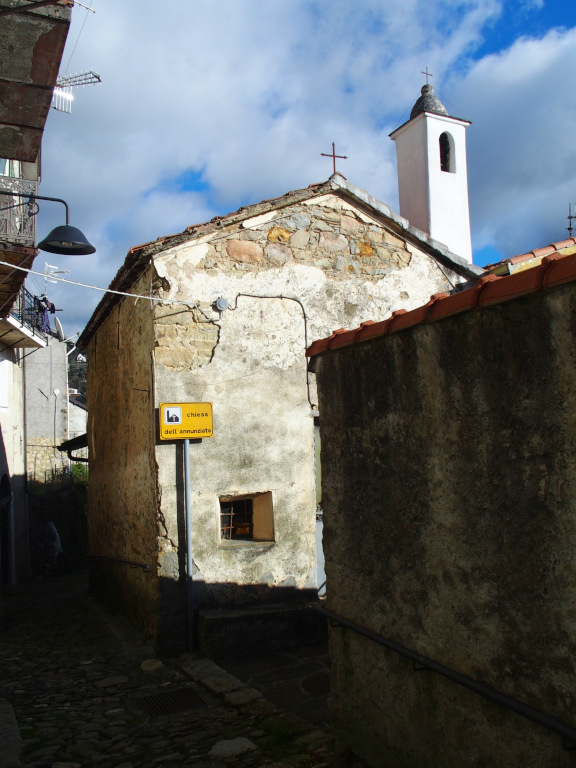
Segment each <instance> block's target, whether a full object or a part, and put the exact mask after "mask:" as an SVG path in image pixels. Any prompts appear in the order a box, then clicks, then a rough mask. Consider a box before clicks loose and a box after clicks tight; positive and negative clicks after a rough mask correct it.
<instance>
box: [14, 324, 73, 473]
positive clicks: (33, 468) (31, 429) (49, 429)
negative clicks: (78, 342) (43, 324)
mask: <svg viewBox="0 0 576 768" xmlns="http://www.w3.org/2000/svg"><path fill="white" fill-rule="evenodd" d="M47 339H48V341H47V344H46V347H44V348H43V349H39V350H38V351H37V352H34V353H33V354H29V355H27V356H26V358H25V359H24V376H25V387H26V389H25V391H26V458H27V475H28V478H29V479H31V480H37V481H39V482H44V481H45V480H50V479H52V478H53V477H54V476H55V475H57V474H59V473H61V472H62V471H64V470H67V469H68V468H69V466H70V460H69V458H68V456H67V454H66V453H65V452H61V451H60V450H58V446H59V445H60V444H62V443H64V442H65V441H66V440H69V439H73V438H75V437H77V436H78V435H80V434H85V433H86V422H87V413H86V408H84V407H82V406H77V405H76V404H75V403H74V399H73V397H70V388H69V386H68V364H69V354H70V347H69V345H68V344H67V342H66V341H61V340H60V339H58V338H56V337H55V336H54V335H48V336H47ZM72 354H74V353H73V352H72Z"/></svg>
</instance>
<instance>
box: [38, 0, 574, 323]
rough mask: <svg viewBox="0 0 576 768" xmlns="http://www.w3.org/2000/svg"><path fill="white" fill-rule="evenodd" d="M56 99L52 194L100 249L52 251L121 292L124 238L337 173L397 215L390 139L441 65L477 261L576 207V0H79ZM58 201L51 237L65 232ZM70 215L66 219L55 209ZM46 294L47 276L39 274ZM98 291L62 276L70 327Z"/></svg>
mask: <svg viewBox="0 0 576 768" xmlns="http://www.w3.org/2000/svg"><path fill="white" fill-rule="evenodd" d="M83 2H84V4H85V5H90V6H91V7H92V8H93V9H94V10H95V13H91V12H89V11H87V10H85V9H84V8H82V7H81V6H78V5H77V6H76V7H75V8H74V10H73V21H72V25H71V29H70V33H69V36H68V43H67V47H66V51H65V54H64V57H63V59H62V67H61V70H60V74H61V75H72V74H76V73H78V72H83V71H85V70H90V69H92V70H94V71H96V72H97V73H98V74H99V75H100V76H101V78H102V84H101V85H97V86H94V87H90V88H83V89H76V90H75V94H74V95H75V100H74V102H73V107H72V113H71V114H70V115H67V114H63V113H59V112H56V111H55V110H50V115H49V118H48V122H47V127H46V131H45V135H44V143H43V160H42V185H41V188H40V194H43V195H48V196H54V197H60V198H64V199H65V200H67V201H68V203H69V205H70V209H71V223H72V224H75V225H76V226H78V227H80V228H81V229H82V230H83V231H84V232H85V234H86V235H87V236H88V238H89V240H90V241H91V242H92V243H93V244H94V245H95V246H96V247H97V253H96V254H95V256H93V257H76V258H73V257H70V258H65V257H59V256H53V255H48V254H42V253H41V255H40V257H39V258H38V259H37V260H36V263H35V268H36V269H38V270H39V271H42V269H43V268H44V261H45V260H46V259H45V256H47V257H48V259H47V260H48V261H49V263H51V264H52V265H55V266H58V267H59V268H60V269H66V270H69V274H68V275H66V277H67V278H69V279H72V280H75V281H79V282H83V283H89V284H92V285H98V286H102V287H105V286H107V285H108V284H109V282H110V280H111V278H112V277H113V276H114V274H115V273H116V271H117V270H118V268H119V267H120V265H121V263H122V261H123V260H124V257H125V256H126V253H127V251H128V249H129V248H130V247H131V246H133V245H137V244H139V243H144V242H147V241H149V240H153V239H156V238H157V237H159V236H162V235H167V234H172V233H175V232H179V231H181V230H183V229H184V228H185V227H187V226H189V225H191V224H196V223H199V222H203V221H206V220H208V219H211V218H212V217H213V216H215V215H217V214H223V213H227V212H229V211H232V210H236V209H237V208H238V207H240V206H242V205H246V204H250V203H254V202H258V201H260V200H262V199H265V198H269V197H275V196H278V195H282V194H284V193H285V192H287V191H289V190H291V189H298V188H301V187H305V186H307V185H308V184H311V183H315V182H320V181H324V180H326V179H327V178H328V177H329V176H330V174H331V172H332V165H331V160H329V159H326V158H323V157H321V153H322V152H330V151H331V145H332V142H333V141H334V142H335V143H336V150H337V152H338V154H343V155H347V156H348V160H345V161H340V165H339V170H340V171H341V172H342V173H343V174H344V175H345V176H346V177H347V178H348V180H349V181H350V182H351V183H353V184H355V185H357V186H359V187H363V188H364V189H367V190H368V191H369V192H371V193H372V194H373V195H375V196H376V197H378V198H380V199H381V200H383V201H384V202H386V203H388V204H389V205H390V206H391V207H392V209H393V210H398V199H397V194H398V193H397V180H396V165H395V150H394V144H393V142H392V141H391V140H390V139H389V136H388V135H389V133H390V132H391V131H393V130H394V129H395V128H396V127H398V126H399V125H401V124H402V123H403V122H405V121H406V120H407V119H408V117H409V114H410V109H411V108H412V105H413V103H414V101H415V100H416V98H417V97H418V96H419V94H420V88H421V86H422V85H423V83H424V82H425V78H424V76H423V75H422V74H421V71H422V70H424V69H425V68H426V67H428V70H429V71H430V72H432V73H433V78H432V79H431V82H432V84H433V85H434V87H435V90H436V94H437V95H438V96H439V98H440V99H441V101H442V102H443V103H444V104H445V106H446V108H447V110H448V112H449V114H451V115H454V116H457V117H462V118H465V119H467V120H470V121H472V125H471V126H470V127H469V128H468V133H467V140H468V182H469V192H470V213H471V225H472V238H473V248H474V254H475V256H474V261H475V262H476V263H478V264H486V263H488V262H492V261H496V260H498V259H500V258H503V257H507V256H512V255H514V254H516V253H522V252H525V251H527V250H530V249H531V248H534V247H539V246H542V245H547V244H548V243H551V242H554V241H557V240H562V239H564V238H565V237H566V236H567V232H566V226H567V223H568V222H567V219H566V216H567V213H568V203H569V202H572V203H574V202H575V201H576V183H575V181H574V177H575V172H576V142H575V141H574V126H575V125H576V87H575V84H574V73H575V72H576V2H575V0H402V2H399V0H354V2H352V0H330V2H328V0H163V2H162V3H158V2H157V0H83ZM58 208H59V206H54V205H53V204H46V203H45V204H43V206H42V210H41V213H40V215H39V221H38V234H39V236H43V235H44V234H46V232H47V231H48V229H49V228H50V227H52V226H55V225H56V224H59V223H61V221H60V220H59V218H58V217H59V216H60V211H58V210H57V209H58ZM54 209H56V210H54ZM29 280H30V281H31V288H32V289H33V290H34V289H35V288H40V289H42V288H43V280H42V279H41V278H34V277H31V278H29ZM101 295H102V294H100V293H97V292H96V291H93V290H88V289H84V288H77V287H72V286H66V285H50V286H49V297H50V298H51V300H52V301H55V303H56V304H57V306H60V307H62V308H63V309H64V311H63V312H62V313H59V317H60V319H61V321H62V323H63V325H64V329H65V332H66V334H68V335H72V334H74V333H75V332H77V331H79V330H81V329H82V328H83V327H84V325H85V323H86V321H87V320H88V318H89V316H90V314H91V312H92V310H93V309H94V307H95V306H96V304H97V303H98V301H99V300H100V298H101Z"/></svg>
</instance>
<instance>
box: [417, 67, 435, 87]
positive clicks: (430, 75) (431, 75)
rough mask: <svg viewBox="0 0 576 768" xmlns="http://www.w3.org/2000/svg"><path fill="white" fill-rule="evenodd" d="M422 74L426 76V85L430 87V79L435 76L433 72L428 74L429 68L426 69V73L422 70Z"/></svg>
mask: <svg viewBox="0 0 576 768" xmlns="http://www.w3.org/2000/svg"><path fill="white" fill-rule="evenodd" d="M420 72H421V74H423V75H426V85H428V78H429V77H434V75H433V74H432V72H428V67H426V71H422V70H420Z"/></svg>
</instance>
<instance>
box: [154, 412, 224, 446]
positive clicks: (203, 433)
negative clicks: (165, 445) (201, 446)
mask: <svg viewBox="0 0 576 768" xmlns="http://www.w3.org/2000/svg"><path fill="white" fill-rule="evenodd" d="M159 413H160V440H186V439H187V438H188V439H189V440H197V439H198V438H204V437H213V436H214V428H213V421H212V403H160V408H159Z"/></svg>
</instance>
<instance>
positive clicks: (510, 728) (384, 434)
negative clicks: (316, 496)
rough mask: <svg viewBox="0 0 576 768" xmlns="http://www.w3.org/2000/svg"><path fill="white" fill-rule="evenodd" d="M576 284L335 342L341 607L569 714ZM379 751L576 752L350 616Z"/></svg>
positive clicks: (329, 467) (323, 395)
mask: <svg viewBox="0 0 576 768" xmlns="http://www.w3.org/2000/svg"><path fill="white" fill-rule="evenodd" d="M575 329H576V285H574V284H573V283H571V284H568V285H565V286H562V287H559V288H554V289H550V290H547V291H545V292H537V293H533V294H530V295H527V296H525V297H523V298H519V299H516V300H513V301H508V302H506V303H504V304H500V305H497V306H494V307H490V308H484V309H479V310H473V311H469V312H466V313H464V314H461V315H458V316H455V317H452V318H447V319H445V320H441V321H438V322H436V323H433V324H428V325H424V324H422V325H417V326H415V327H414V328H411V329H408V330H406V331H401V332H398V333H396V334H394V335H392V336H383V337H380V338H376V339H373V340H371V341H367V342H364V343H360V344H352V345H351V346H349V347H344V348H341V349H337V350H334V351H331V352H328V353H326V354H323V355H320V356H318V358H317V360H316V373H317V379H318V386H319V406H320V424H321V438H322V466H323V501H324V552H325V557H326V574H327V581H328V606H327V607H328V608H329V609H330V610H331V611H334V612H335V613H338V614H340V615H342V616H344V617H346V618H347V619H350V620H351V621H354V622H356V623H358V624H360V625H362V626H364V627H366V628H368V629H370V630H372V631H373V632H376V633H379V634H381V635H383V636H384V637H388V638H390V639H392V640H394V641H396V642H397V643H400V644H402V645H404V646H406V647H408V648H411V649H412V650H415V651H417V652H419V653H421V654H423V655H425V656H428V657H430V658H432V659H434V660H435V661H437V662H440V663H442V664H444V665H446V666H449V667H451V668H453V669H455V670H456V671H458V672H461V673H462V674H465V675H468V676H469V677H471V678H474V679H476V680H479V681H481V682H483V683H486V684H488V685H490V686H492V687H494V688H495V689H497V690H499V691H502V692H503V693H506V694H508V695H509V696H512V697H514V698H516V699H518V700H520V701H522V702H525V703H526V704H529V705H531V706H532V707H535V708H536V709H539V710H542V711H544V712H546V713H548V714H549V715H552V716H554V717H556V718H558V719H560V720H563V721H564V722H567V723H569V724H571V725H572V726H575V725H576V718H575V716H574V712H575V706H574V705H575V704H576V695H575V686H574V681H575V672H576V669H575V661H574V660H575V658H576V632H575V630H576V606H575V603H574V594H575V592H576V568H575V567H574V563H575V562H576V449H575V445H576V353H575V352H574V350H575V349H576V338H575V335H576V331H575ZM330 633H331V655H332V660H333V679H332V685H333V698H334V713H335V717H336V720H337V727H338V730H339V732H341V733H342V734H343V735H344V737H345V738H346V739H347V741H348V742H349V743H350V745H351V746H352V748H353V749H354V750H355V751H357V752H358V753H359V754H361V755H362V756H364V757H365V758H366V759H367V760H369V761H370V762H371V764H372V765H374V766H382V765H391V766H392V765H393V766H394V768H461V766H464V765H465V766H474V767H475V768H480V767H484V766H486V768H488V766H490V768H498V767H499V766H502V767H503V766H506V768H515V767H518V768H519V767H520V766H522V768H536V767H537V766H538V767H541V766H555V768H563V767H564V766H573V765H576V753H575V752H573V751H566V750H565V749H564V748H563V745H562V741H561V739H560V737H558V736H557V735H556V734H554V733H551V732H549V731H547V730H546V729H544V728H543V727H541V726H538V725H536V724H534V723H532V722H530V721H528V720H526V719H524V718H522V717H520V716H518V715H516V714H514V713H512V712H510V711H509V710H506V709H503V708H502V707H500V706H498V705H497V704H494V703H492V702H489V701H487V700H485V699H483V698H481V697H480V696H478V695H476V694H474V693H472V692H470V691H468V690H466V689H464V688H460V687H458V686H457V685H455V684H454V683H452V682H450V681H448V680H446V679H444V678H441V677H439V676H438V675H434V674H433V673H431V672H424V671H415V670H414V668H413V665H412V662H410V661H408V660H406V659H403V658H401V657H400V656H397V655H395V654H393V653H391V652H390V651H389V650H387V649H385V648H382V647H380V646H378V645H376V644H374V643H372V642H371V641H370V640H368V639H365V638H363V637H361V636H359V635H357V634H355V633H353V632H352V631H350V630H348V629H344V628H342V627H332V628H331V630H330Z"/></svg>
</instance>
